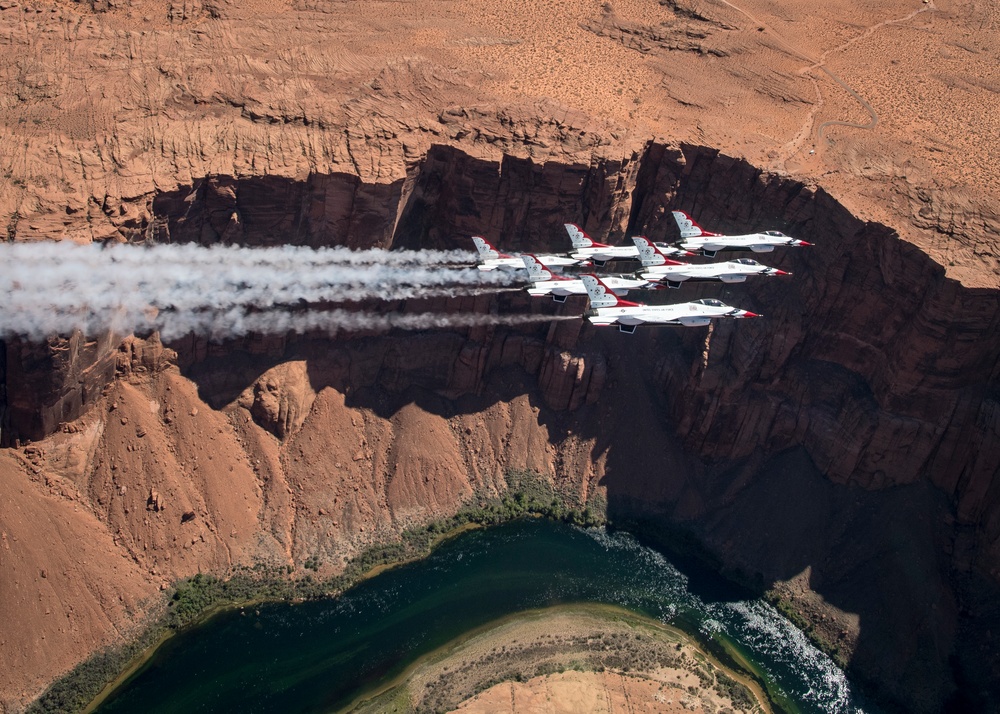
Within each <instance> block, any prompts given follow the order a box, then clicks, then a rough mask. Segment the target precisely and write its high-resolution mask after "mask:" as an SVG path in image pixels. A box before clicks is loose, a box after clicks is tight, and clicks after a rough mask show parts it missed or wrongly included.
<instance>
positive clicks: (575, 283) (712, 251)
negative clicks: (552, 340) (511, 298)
mask: <svg viewBox="0 0 1000 714" xmlns="http://www.w3.org/2000/svg"><path fill="white" fill-rule="evenodd" d="M672 214H673V217H674V220H675V221H676V223H677V227H678V229H679V230H680V239H679V240H678V241H677V242H676V243H675V244H674V245H670V244H667V243H657V242H653V241H651V240H650V239H649V238H647V237H646V236H635V237H634V238H632V243H633V245H632V246H611V245H606V244H604V243H599V242H597V241H595V240H593V239H592V238H591V237H590V236H589V235H587V233H586V232H585V231H584V230H583V229H582V228H580V226H578V225H576V224H574V223H566V224H564V228H565V229H566V233H567V234H568V235H569V239H570V243H571V245H572V250H571V251H569V252H567V253H564V254H544V255H543V254H531V253H527V254H506V253H501V252H500V251H499V250H497V249H496V248H495V247H494V246H493V245H491V244H490V243H489V242H488V241H487V240H486V239H485V238H482V237H479V236H475V237H473V239H472V240H473V243H474V244H475V246H476V249H477V251H478V253H479V263H478V267H479V269H480V270H483V271H493V270H507V271H513V270H526V271H527V278H528V286H527V287H526V288H525V290H526V291H527V293H528V294H529V295H532V296H536V297H537V296H550V297H551V298H552V299H553V300H555V301H556V302H565V301H566V299H567V298H568V297H569V296H571V295H586V296H587V299H588V302H589V306H588V310H587V311H586V312H585V313H584V317H586V319H587V320H589V321H590V322H591V323H593V324H594V325H598V326H611V325H614V326H617V327H618V329H619V330H620V331H621V332H626V333H630V334H631V333H633V332H635V330H636V328H637V327H638V326H639V325H644V324H650V325H682V326H685V327H700V326H704V325H708V324H709V323H710V322H711V321H712V320H715V319H724V318H732V319H744V318H750V317H760V315H758V314H756V313H754V312H750V311H749V310H742V309H740V308H736V307H732V306H730V305H726V304H725V303H723V302H722V301H721V300H716V299H713V298H703V299H700V300H694V301H692V302H685V303H679V304H672V305H647V304H644V303H639V302H631V301H629V300H625V299H624V296H625V295H627V294H628V293H629V292H630V291H648V290H661V289H664V288H670V289H678V288H680V287H681V286H682V285H683V284H684V283H686V282H695V281H706V280H711V281H718V282H721V283H726V284H730V283H742V282H745V281H746V279H747V278H748V277H751V276H767V277H775V276H787V275H791V273H788V272H786V271H784V270H778V269H777V268H771V267H768V266H766V265H762V264H760V263H758V262H757V261H756V260H753V259H751V258H736V259H733V260H727V261H724V262H716V263H702V264H693V263H689V262H686V261H681V260H677V258H679V257H685V256H695V255H698V254H700V255H703V256H705V257H708V258H713V257H715V255H716V254H717V253H718V252H720V251H752V252H754V253H770V252H773V251H774V249H775V248H776V247H779V246H790V247H799V246H808V245H812V244H811V243H807V242H806V241H804V240H797V239H795V238H791V237H789V236H787V235H785V234H784V233H781V232H779V231H763V232H760V233H747V234H744V235H736V236H727V235H722V234H719V233H711V232H708V231H705V230H704V229H703V228H701V226H699V225H698V224H697V223H695V221H694V220H693V219H692V218H691V217H690V216H689V215H688V214H686V213H684V212H683V211H672ZM624 260H632V261H638V262H639V263H640V264H641V268H639V269H638V270H636V271H635V272H634V273H631V274H614V275H597V274H595V273H589V272H588V273H582V274H579V273H578V274H563V273H561V272H558V271H560V270H561V269H563V268H567V267H583V268H590V267H591V266H595V265H596V266H598V267H603V266H604V265H605V264H607V263H609V262H613V261H624Z"/></svg>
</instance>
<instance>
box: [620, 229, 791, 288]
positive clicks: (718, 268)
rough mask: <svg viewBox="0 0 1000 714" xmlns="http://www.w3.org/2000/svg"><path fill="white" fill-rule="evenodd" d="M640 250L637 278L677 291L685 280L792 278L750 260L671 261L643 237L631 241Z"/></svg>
mask: <svg viewBox="0 0 1000 714" xmlns="http://www.w3.org/2000/svg"><path fill="white" fill-rule="evenodd" d="M632 240H633V241H635V247H636V248H638V249H639V260H640V261H642V271H641V272H640V275H641V276H642V277H643V278H645V279H646V280H658V281H661V282H665V283H666V284H667V287H670V288H679V287H680V286H681V283H683V282H685V281H688V280H719V281H722V282H723V283H742V282H745V281H746V279H747V276H748V275H791V273H786V272H785V271H784V270H778V269H777V268H769V267H767V266H766V265H761V264H760V263H758V262H757V261H756V260H751V259H750V258H737V259H736V260H728V261H726V262H725V263H705V264H704V265H692V264H691V263H681V262H678V261H676V260H671V259H670V258H668V257H667V256H665V255H664V254H663V251H661V250H660V249H659V248H658V247H657V246H656V245H655V244H654V243H653V242H652V241H651V240H649V239H648V238H646V237H644V236H638V237H636V238H633V239H632Z"/></svg>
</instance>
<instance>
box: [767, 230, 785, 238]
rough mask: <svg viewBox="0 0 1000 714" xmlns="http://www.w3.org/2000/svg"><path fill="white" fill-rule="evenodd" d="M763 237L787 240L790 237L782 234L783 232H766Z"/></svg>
mask: <svg viewBox="0 0 1000 714" xmlns="http://www.w3.org/2000/svg"><path fill="white" fill-rule="evenodd" d="M762 235H765V236H773V237H775V238H787V237H788V236H786V235H785V234H784V233H782V232H781V231H764V232H763V233H762Z"/></svg>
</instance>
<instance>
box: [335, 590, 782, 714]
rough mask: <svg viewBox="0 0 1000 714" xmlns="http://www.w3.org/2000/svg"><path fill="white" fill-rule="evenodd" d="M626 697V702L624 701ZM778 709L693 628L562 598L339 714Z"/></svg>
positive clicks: (445, 651)
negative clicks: (564, 602)
mask: <svg viewBox="0 0 1000 714" xmlns="http://www.w3.org/2000/svg"><path fill="white" fill-rule="evenodd" d="M619 700H621V701H619ZM546 701H547V702H548V703H549V706H550V708H551V710H552V711H577V712H582V711H594V710H598V709H599V707H600V706H601V705H607V703H608V702H611V703H612V707H615V704H616V703H617V704H618V705H619V706H625V702H626V701H627V702H628V704H629V705H630V706H631V707H632V708H633V709H635V710H638V711H643V710H645V709H646V707H647V706H652V707H656V708H657V710H659V711H667V710H669V709H670V708H673V707H674V706H676V707H683V708H684V709H685V710H686V711H691V712H699V711H717V710H719V709H731V710H735V711H745V712H749V711H752V712H767V713H770V712H772V711H773V708H772V707H771V705H770V702H769V700H768V697H767V695H766V693H765V692H764V690H763V689H762V688H761V687H760V685H759V684H758V683H757V682H756V681H754V680H753V679H752V678H750V677H748V676H746V675H745V674H744V673H742V672H737V671H735V670H732V669H730V668H727V667H725V666H724V665H723V664H722V663H721V662H719V661H718V660H717V659H716V658H715V657H713V656H712V655H711V654H710V653H709V652H707V651H706V650H705V649H703V648H702V647H701V645H700V644H699V643H698V642H697V641H696V640H695V639H693V638H692V637H691V636H690V635H688V634H687V633H685V632H683V631H682V630H679V629H677V628H675V627H670V626H668V625H664V624H663V623H660V622H657V621H656V620H651V619H649V618H645V617H642V616H640V615H638V614H636V613H634V612H631V611H629V610H625V609H624V608H620V607H614V606H611V605H600V604H592V603H590V604H572V605H560V606H556V607H551V608H546V609H543V610H532V611H528V612H521V613H517V614H515V615H511V616H509V617H506V618H502V619H501V620H499V621H496V622H492V623H489V624H487V625H485V626H483V627H481V628H479V629H478V630H476V631H473V632H470V633H466V634H465V635H463V636H462V637H460V638H458V639H457V640H455V641H453V642H450V643H448V644H447V645H445V646H444V647H442V648H440V649H438V650H436V651H434V652H432V653H430V654H428V655H425V656H424V657H422V658H421V659H420V660H418V661H417V662H415V663H414V664H413V665H411V666H410V667H409V668H407V670H406V671H405V672H403V673H402V674H401V675H400V676H399V677H396V678H394V679H393V680H392V681H390V682H386V683H384V684H382V685H381V686H379V687H378V688H376V689H375V690H373V691H371V692H367V693H365V694H362V695H361V696H360V697H359V698H358V699H357V700H355V702H352V704H351V705H350V706H348V707H346V708H345V709H343V710H341V711H342V712H343V714H347V713H350V714H377V713H379V712H386V711H401V712H404V711H445V710H447V711H451V710H454V709H457V710H459V711H468V712H470V713H471V712H492V713H497V712H508V711H510V712H514V711H520V710H521V708H523V707H525V706H539V705H540V704H542V703H543V702H546Z"/></svg>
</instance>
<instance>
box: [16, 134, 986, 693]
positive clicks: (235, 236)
mask: <svg viewBox="0 0 1000 714" xmlns="http://www.w3.org/2000/svg"><path fill="white" fill-rule="evenodd" d="M142 200H143V201H144V202H145V204H146V205H148V207H149V212H148V214H149V218H148V220H144V221H139V222H130V223H123V224H122V225H121V226H120V232H121V235H122V236H123V237H125V238H128V239H130V240H134V241H141V240H153V241H157V242H166V241H195V242H200V243H205V244H212V243H217V242H227V243H238V244H247V245H273V244H278V243H292V244H300V245H311V246H318V245H330V244H336V245H341V244H343V245H350V246H352V247H367V246H371V245H378V246H383V247H397V248H417V247H433V248H465V247H467V245H466V242H467V237H468V236H469V235H470V234H472V233H481V234H483V235H485V236H487V237H488V238H490V239H492V240H494V241H495V242H496V243H497V244H498V245H499V246H501V248H509V249H515V250H516V249H533V250H541V249H565V243H566V239H565V234H564V232H563V230H562V227H561V224H562V223H563V221H566V220H575V221H576V222H579V223H580V224H581V225H583V227H584V228H585V229H586V230H588V232H590V233H591V234H592V235H594V236H595V237H596V238H601V237H606V238H607V240H608V242H611V243H615V242H619V241H620V240H622V239H623V238H624V237H625V236H626V235H631V234H632V233H638V232H643V233H646V234H648V235H649V236H650V237H651V238H653V239H657V240H673V239H674V237H675V228H674V226H673V221H672V219H671V217H670V214H669V209H670V208H672V207H682V208H685V209H687V210H689V211H690V212H692V213H693V214H695V215H696V216H697V217H698V220H699V221H700V222H701V223H702V224H703V225H706V226H707V227H708V228H710V229H713V230H718V231H739V230H742V229H746V228H759V229H780V230H783V231H786V232H788V233H789V234H791V235H794V236H796V237H801V238H804V239H806V240H809V241H810V242H812V243H814V244H815V245H814V246H813V247H811V248H802V249H788V250H785V251H780V249H779V251H776V252H775V253H772V254H771V255H768V256H763V257H762V258H761V259H762V262H765V263H767V264H769V265H773V266H775V267H780V268H782V269H784V270H788V271H791V272H793V273H794V276H793V277H791V278H775V279H759V280H756V281H755V280H753V279H751V280H749V281H748V282H747V283H746V284H744V285H727V286H718V285H714V286H713V285H703V286H685V287H684V288H683V289H682V290H681V291H680V292H671V293H670V295H669V296H664V298H666V297H669V298H674V299H675V300H676V299H679V298H683V299H692V298H695V297H702V296H713V297H721V298H722V299H723V300H725V301H727V302H729V303H731V304H734V305H738V306H740V307H743V308H746V309H751V310H753V311H755V312H759V313H762V314H763V315H764V316H765V318H764V319H762V320H752V321H739V322H730V323H719V324H716V325H713V326H712V327H711V328H709V329H708V331H707V332H706V331H705V330H704V329H698V330H683V329H673V328H666V329H665V328H659V329H647V330H640V331H639V332H638V333H637V334H636V335H634V336H626V335H622V334H619V333H616V332H611V331H602V330H597V329H595V328H593V327H592V326H590V325H588V324H585V323H583V322H582V321H570V322H565V323H553V324H552V325H551V326H547V327H539V328H530V329H523V330H517V331H514V330H509V329H499V328H476V329H471V330H464V331H458V332H435V333H423V334H401V335H395V334H394V335H389V336H379V335H363V334H362V335H355V336H339V337H338V338H336V339H319V338H315V337H308V336H302V337H294V336H270V337H266V336H257V335H250V336H247V337H246V338H244V339H242V340H235V341H230V342H228V343H224V344H210V343H209V342H207V341H205V340H202V339H198V338H193V337H192V338H187V339H185V340H180V341H178V342H177V343H174V344H171V345H169V346H168V347H169V349H168V348H165V347H163V346H162V345H160V344H159V343H158V341H157V340H156V339H155V338H154V339H152V340H149V341H143V340H137V339H129V340H127V341H125V342H124V343H120V341H119V340H118V339H117V338H112V337H104V338H101V339H97V340H93V341H85V340H83V339H82V338H81V337H79V336H74V337H71V338H69V339H66V340H53V341H52V342H50V343H49V344H47V345H27V344H23V343H20V342H16V341H8V342H7V344H6V345H5V351H4V357H5V362H0V369H3V368H5V369H6V372H5V373H3V374H4V376H5V381H4V384H3V386H4V387H5V389H6V391H5V392H4V391H0V416H2V415H6V426H5V428H4V434H3V435H2V438H3V439H4V442H3V443H4V444H7V445H12V444H15V443H20V444H22V448H20V449H19V450H16V451H15V450H9V451H10V452H12V453H15V454H18V457H17V459H14V457H13V456H11V457H9V459H10V461H11V464H12V466H11V469H12V472H13V471H16V470H17V468H21V469H23V470H24V473H25V474H26V478H27V477H28V476H27V475H30V474H34V479H33V480H31V483H32V484H34V485H35V486H34V487H37V488H38V489H41V490H42V491H44V492H45V494H46V497H49V498H65V499H69V500H70V501H71V502H72V503H74V504H76V506H77V507H79V508H82V509H84V510H86V511H89V512H92V513H93V514H94V516H96V518H97V519H98V521H100V522H101V523H103V524H105V527H106V528H107V530H108V532H110V533H111V534H113V541H114V543H113V544H114V546H116V547H118V548H120V549H121V552H122V553H123V556H122V557H123V558H124V560H125V561H127V562H129V563H131V564H133V565H135V566H138V568H139V570H140V571H141V576H140V577H137V580H136V582H138V583H141V584H142V587H139V586H136V587H137V589H138V590H143V588H145V590H144V592H145V593H146V594H147V595H149V596H152V594H153V593H154V592H155V590H156V588H157V587H164V585H163V583H165V582H166V581H167V580H169V579H171V578H173V577H179V576H183V575H186V574H190V573H192V572H197V570H198V569H201V568H204V569H208V570H213V571H216V572H226V570H227V569H228V568H231V567H233V566H236V565H239V564H246V563H251V562H254V561H257V560H266V561H268V562H274V563H294V564H297V565H301V564H302V563H303V562H304V561H305V560H306V559H307V558H309V557H316V556H318V557H320V558H321V560H322V562H323V563H324V568H326V569H328V570H333V569H336V567H337V566H338V564H339V563H341V562H343V558H345V557H349V556H350V555H351V554H352V553H354V552H356V551H357V548H359V547H361V546H362V545H364V544H365V543H368V542H371V541H372V539H374V538H376V537H380V536H381V535H383V534H387V533H392V532H397V531H398V530H399V529H401V528H403V527H406V526H407V525H410V524H412V523H415V522H420V521H423V520H427V519H428V518H432V517H436V516H440V515H443V514H446V513H448V512H450V511H452V510H454V509H455V508H456V507H457V505H458V504H460V503H462V502H466V501H468V500H470V499H475V498H476V497H477V495H479V494H487V493H495V492H498V491H499V490H502V489H503V488H504V478H503V477H504V473H505V472H506V471H508V470H510V469H532V470H537V471H540V472H542V473H546V474H551V475H552V477H553V478H555V479H557V480H558V481H559V482H560V483H561V484H563V485H564V486H566V487H568V488H571V489H573V490H575V491H576V492H577V493H579V494H580V495H581V497H582V498H583V499H584V500H587V499H590V498H593V497H594V495H595V494H597V495H598V496H600V498H602V499H606V500H607V504H608V511H609V516H610V517H611V518H612V519H613V520H614V519H621V520H624V519H636V518H638V519H644V520H648V521H650V522H652V523H654V524H659V525H661V526H662V527H663V528H664V529H666V530H668V531H670V532H674V531H683V532H686V533H689V534H694V535H695V536H696V538H697V539H698V540H699V542H701V543H702V544H703V545H704V546H705V548H706V549H707V551H708V552H709V553H711V554H713V555H714V556H716V557H718V558H719V560H720V562H721V564H722V566H723V567H724V569H726V570H727V571H729V572H730V573H732V574H734V575H736V576H738V577H740V578H741V579H743V580H746V581H751V582H755V583H758V584H759V585H760V586H761V587H772V586H774V587H778V588H779V589H782V588H783V589H784V590H783V591H784V592H785V593H786V595H787V597H789V598H790V599H791V600H792V601H793V603H794V604H795V605H796V606H797V607H798V608H799V609H800V611H801V612H802V613H803V615H804V616H805V617H806V618H807V619H812V620H813V623H814V625H815V626H816V628H817V630H818V631H820V632H821V633H822V634H824V636H826V637H827V639H828V640H831V641H833V642H834V643H835V644H836V645H837V646H838V647H840V648H841V650H842V652H843V653H844V654H845V656H846V657H847V658H848V659H849V661H850V664H851V667H852V669H853V670H854V671H855V672H856V673H857V674H858V675H859V676H860V677H861V678H863V679H865V680H867V681H869V682H872V683H873V685H874V686H875V687H876V689H877V690H878V692H879V693H880V694H881V695H882V696H883V697H885V698H886V700H887V701H891V702H895V703H897V704H898V705H899V706H901V707H903V708H906V709H908V710H910V711H939V710H940V709H941V707H942V706H945V703H946V702H948V701H951V702H952V703H953V704H954V705H955V706H959V705H963V704H967V703H970V702H971V703H975V702H976V701H977V698H980V697H982V696H985V694H984V692H989V691H995V690H996V687H997V682H998V681H1000V673H998V672H996V671H992V670H991V667H994V666H995V665H993V664H991V662H994V661H995V660H996V658H995V657H991V656H989V655H990V653H992V652H994V650H995V647H994V646H993V645H992V644H991V638H992V637H993V636H994V634H993V633H994V632H995V625H994V622H995V620H994V615H995V613H993V612H992V610H991V608H992V607H993V606H992V605H990V602H992V599H991V597H992V595H995V593H996V592H997V583H998V580H1000V570H998V568H1000V507H998V506H1000V504H998V500H1000V479H997V469H998V464H1000V446H998V444H1000V439H998V438H997V437H998V435H1000V423H998V414H1000V410H998V390H997V384H998V369H1000V366H998V355H1000V344H998V342H1000V332H998V330H997V327H998V321H1000V293H998V292H997V291H995V290H987V289H979V288H975V289H973V288H965V287H963V286H962V285H960V284H959V283H957V282H956V281H954V280H950V279H947V278H946V277H945V275H944V270H943V269H942V268H941V267H940V266H939V265H937V264H936V263H934V262H933V261H931V260H930V259H929V258H928V257H927V256H926V255H925V254H924V253H923V252H921V251H920V250H918V249H917V248H916V247H914V245H913V244H912V243H910V242H907V241H906V240H903V239H901V238H900V237H899V235H897V234H896V232H895V231H894V230H892V229H891V228H889V227H886V226H883V225H879V224H875V223H865V222H863V221H860V220H858V219H856V218H854V217H853V216H852V215H851V214H850V213H849V212H848V211H847V210H846V209H845V208H844V207H843V206H842V205H840V204H839V203H838V202H837V201H836V200H834V199H833V198H832V197H831V196H830V195H828V194H827V193H826V192H824V191H823V190H822V189H820V188H817V187H814V186H806V185H803V184H801V183H799V182H796V181H792V180H789V179H787V178H783V177H780V176H777V175H773V174H768V173H765V172H762V171H760V170H758V169H756V168H755V167H753V166H751V165H750V164H748V163H746V162H745V161H742V160H737V159H733V158H730V157H727V156H724V155H721V154H720V153H719V152H717V151H714V150H711V149H708V148H705V147H699V146H690V145H680V146H672V145H665V144H660V143H649V144H646V145H644V146H642V145H640V146H637V147H636V148H635V149H634V150H629V151H626V152H624V153H623V155H622V156H621V157H619V158H609V157H608V156H603V155H598V154H596V153H595V154H594V158H593V159H591V160H590V161H589V162H583V161H579V162H573V161H568V162H566V163H561V162H556V161H548V162H544V163H538V162H535V161H532V160H531V159H529V158H524V157H517V156H512V155H504V156H503V157H502V158H501V159H498V160H491V159H489V158H483V157H481V156H475V155H472V154H469V153H466V152H464V151H462V150H461V149H459V148H456V147H452V146H433V147H431V148H430V149H429V150H428V152H427V154H426V156H425V157H424V158H423V159H422V160H420V161H417V162H414V163H412V164H410V165H409V166H408V168H407V170H406V176H405V178H401V179H396V180H393V181H391V182H388V183H366V182H363V181H361V180H360V179H358V178H357V177H356V176H353V175H350V174H347V173H331V174H322V175H321V174H316V175H311V176H309V177H308V178H307V179H305V180H302V181H294V180H291V179H287V178H282V177H267V176H263V177H260V176H258V177H252V178H234V177H227V176H210V177H205V178H204V179H201V180H198V181H197V182H195V184H194V185H192V186H189V187H186V188H182V189H179V190H176V191H171V192H165V193H160V194H157V195H152V196H148V197H145V198H144V199H142ZM426 308H432V309H442V310H452V311H483V312H485V311H489V310H491V309H499V310H500V311H502V312H506V311H529V310H530V311H534V312H546V311H549V310H552V311H560V312H565V313H566V314H572V313H573V312H574V311H579V310H582V304H574V303H573V302H572V301H571V302H570V303H567V304H566V305H565V306H561V307H557V306H555V305H554V304H553V303H550V302H548V301H539V300H536V301H531V300H530V299H529V298H527V297H526V296H524V295H521V294H504V295H499V296H493V297H491V296H483V297H479V298H466V299H462V300H444V299H442V300H436V301H428V302H427V303H422V304H410V305H406V304H400V305H389V306H383V307H382V308H380V309H400V310H422V309H426ZM26 441H36V442H39V443H38V444H31V445H28V446H26V447H25V446H23V443H24V442H26ZM5 458H8V457H5ZM32 459H33V461H32ZM15 462H16V463H15ZM15 466H16V467H17V468H15ZM32 469H34V471H33V470H32ZM39 474H41V475H39ZM11 478H12V479H13V478H14V477H11ZM13 483H14V482H13V481H12V480H10V479H8V480H7V481H6V485H5V487H6V488H11V487H12V484H13ZM189 514H190V517H188V515H189ZM130 567H131V566H130ZM26 636H27V635H26ZM106 640H107V638H104V639H102V638H101V637H100V636H98V635H93V636H91V639H84V640H81V642H82V644H80V645H79V650H78V651H80V652H86V651H87V649H88V648H93V647H94V646H96V645H97V644H99V643H100V642H102V641H106ZM42 681H44V677H41V678H37V679H36V680H35V684H34V685H33V686H34V687H35V688H36V689H37V685H38V683H39V682H42ZM5 687H6V688H7V691H11V690H14V689H16V685H15V684H14V683H13V682H8V683H7V684H6V685H5ZM29 690H31V688H30V687H29ZM32 691H33V690H32ZM961 697H965V699H961ZM8 698H10V695H8ZM980 701H981V700H980Z"/></svg>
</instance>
